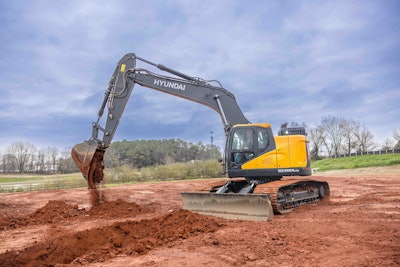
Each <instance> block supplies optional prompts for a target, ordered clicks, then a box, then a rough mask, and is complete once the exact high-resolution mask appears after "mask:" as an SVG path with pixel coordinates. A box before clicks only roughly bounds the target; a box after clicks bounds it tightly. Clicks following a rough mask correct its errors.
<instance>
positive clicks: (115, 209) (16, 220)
mask: <svg viewBox="0 0 400 267" xmlns="http://www.w3.org/2000/svg"><path fill="white" fill-rule="evenodd" d="M100 199H101V200H97V201H96V202H94V203H95V205H93V206H92V207H91V208H90V209H89V210H85V209H79V208H78V205H77V204H67V203H65V202H64V201H60V200H50V201H49V202H48V203H47V204H46V205H45V206H43V207H41V208H39V209H37V210H36V211H34V212H33V213H31V214H28V215H26V216H22V217H18V216H15V217H14V215H11V214H0V230H5V229H13V228H18V227H22V226H26V225H38V224H55V223H59V222H63V221H67V220H68V221H71V220H76V219H79V220H93V219H98V218H128V217H134V216H136V215H139V214H143V213H151V212H154V211H155V210H156V205H155V204H148V205H138V204H136V203H131V202H126V201H124V200H121V199H117V200H113V201H107V200H106V199H105V197H101V198H100ZM92 203H93V201H92Z"/></svg>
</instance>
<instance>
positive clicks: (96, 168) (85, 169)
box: [71, 140, 104, 189]
mask: <svg viewBox="0 0 400 267" xmlns="http://www.w3.org/2000/svg"><path fill="white" fill-rule="evenodd" d="M71 156H72V159H73V160H74V162H75V164H76V166H77V167H78V168H79V170H80V171H81V172H82V174H83V177H85V179H86V180H87V182H88V187H89V188H90V189H95V188H96V184H99V183H100V182H101V181H102V180H103V169H104V164H103V158H104V151H103V150H100V149H98V144H97V142H96V141H94V140H89V141H85V142H83V143H80V144H77V145H75V146H74V147H73V148H72V150H71Z"/></svg>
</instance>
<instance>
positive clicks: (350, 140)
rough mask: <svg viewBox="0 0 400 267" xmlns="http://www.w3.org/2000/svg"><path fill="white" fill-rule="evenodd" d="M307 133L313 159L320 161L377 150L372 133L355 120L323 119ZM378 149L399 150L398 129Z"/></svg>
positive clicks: (331, 117) (399, 131) (399, 137)
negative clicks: (321, 159)
mask: <svg viewBox="0 0 400 267" xmlns="http://www.w3.org/2000/svg"><path fill="white" fill-rule="evenodd" d="M307 132H308V138H309V141H310V150H311V151H310V154H311V157H312V158H313V159H320V158H321V157H322V156H328V157H332V156H339V155H343V154H351V153H361V152H363V153H364V152H368V151H371V150H374V149H376V148H378V144H377V143H375V141H374V135H373V134H372V132H371V131H370V130H369V129H368V128H367V127H366V126H365V125H363V124H362V123H361V122H359V121H357V120H355V119H349V118H342V117H335V116H327V117H323V118H322V120H321V123H320V124H318V125H317V126H316V127H311V128H308V131H307ZM380 149H381V150H392V149H400V129H395V130H394V131H393V139H390V138H387V139H386V140H385V141H384V143H383V145H382V146H381V147H380Z"/></svg>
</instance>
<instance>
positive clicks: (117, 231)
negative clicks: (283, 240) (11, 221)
mask: <svg viewBox="0 0 400 267" xmlns="http://www.w3.org/2000/svg"><path fill="white" fill-rule="evenodd" d="M42 210H43V209H42ZM61 216H62V215H61ZM221 226H222V225H221V224H220V223H218V222H217V221H216V220H214V219H213V218H209V217H207V216H201V215H198V214H194V213H191V212H189V211H184V210H178V211H174V212H172V213H170V214H167V215H164V216H161V217H157V218H153V219H146V220H141V221H129V220H128V221H124V222H117V223H114V224H112V225H110V226H105V227H101V228H94V229H89V230H84V231H79V232H76V233H73V234H67V235H63V236H59V237H56V238H54V239H52V240H48V241H46V242H43V243H38V244H34V245H32V246H30V247H27V248H25V249H24V250H22V251H7V252H6V253H3V254H0V265H1V266H41V265H44V264H46V266H53V265H55V264H69V263H79V264H85V263H90V262H102V261H105V260H107V259H109V258H113V257H116V256H117V255H119V254H124V255H135V254H144V253H146V252H147V251H149V250H152V249H153V248H155V247H159V246H162V245H164V244H166V243H169V242H172V241H175V240H177V239H186V238H189V237H191V236H195V235H197V234H199V233H208V232H214V231H216V229H218V228H220V227H221Z"/></svg>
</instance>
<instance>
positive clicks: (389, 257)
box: [0, 166, 400, 267]
mask: <svg viewBox="0 0 400 267" xmlns="http://www.w3.org/2000/svg"><path fill="white" fill-rule="evenodd" d="M313 179H319V180H325V181H328V183H329V185H330V188H331V196H330V200H329V201H328V202H326V203H319V204H313V205H306V206H302V207H299V208H297V209H296V210H295V211H293V212H292V213H289V214H286V215H281V216H275V217H274V219H273V220H272V221H267V222H250V221H235V220H225V219H221V218H214V217H209V216H203V215H198V214H194V213H191V212H188V211H185V210H182V209H181V206H182V198H181V196H180V192H184V191H196V190H197V189H198V188H200V187H204V186H207V185H208V184H210V185H211V184H212V183H214V182H215V181H216V179H213V180H197V181H180V182H159V183H142V184H134V185H126V186H118V187H105V188H101V189H100V190H98V191H88V190H86V189H72V190H54V191H41V192H28V193H13V194H1V195H0V266H80V265H85V266H174V267H176V266H204V265H208V266H267V265H270V266H400V193H399V192H400V166H393V167H388V168H368V169H358V170H349V171H331V172H324V173H316V174H315V175H314V176H313Z"/></svg>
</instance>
